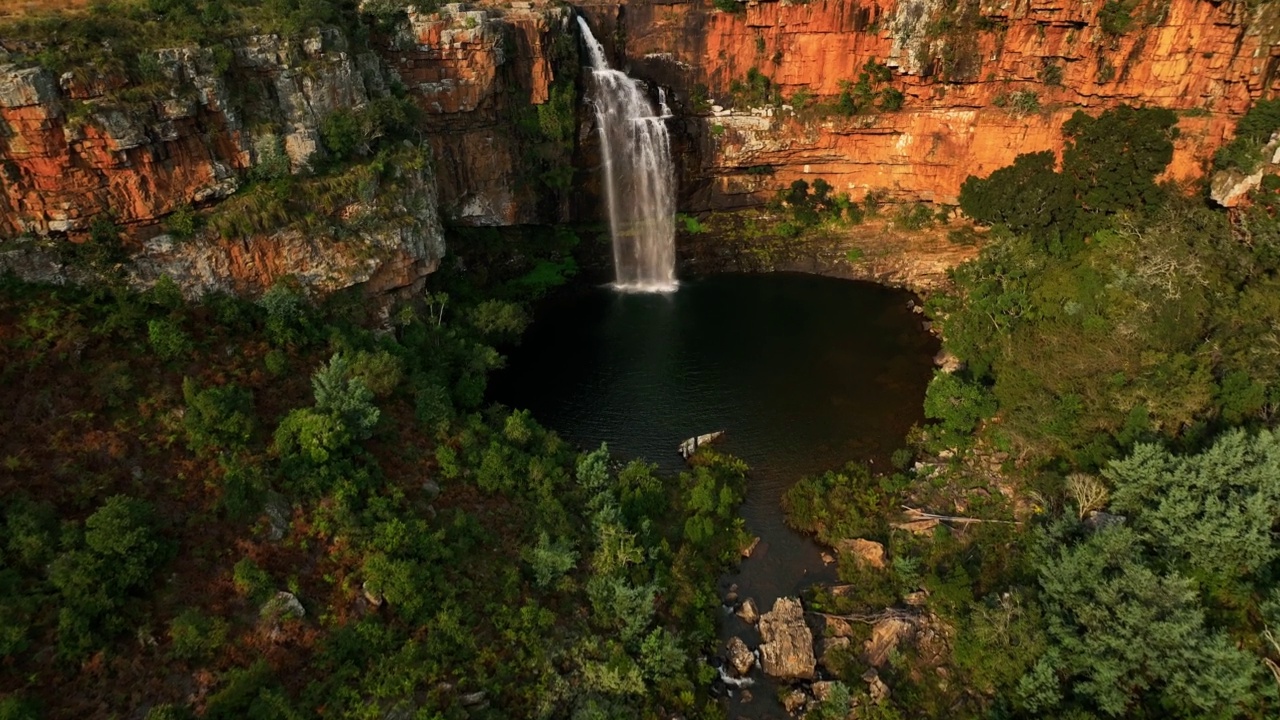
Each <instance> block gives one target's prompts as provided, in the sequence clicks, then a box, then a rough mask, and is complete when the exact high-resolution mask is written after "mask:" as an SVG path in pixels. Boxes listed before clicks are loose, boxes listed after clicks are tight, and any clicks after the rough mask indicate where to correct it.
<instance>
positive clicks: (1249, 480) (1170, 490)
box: [1103, 430, 1280, 575]
mask: <svg viewBox="0 0 1280 720" xmlns="http://www.w3.org/2000/svg"><path fill="white" fill-rule="evenodd" d="M1103 476H1104V477H1106V478H1107V479H1108V480H1110V481H1111V482H1112V484H1113V485H1114V486H1115V490H1114V492H1113V493H1112V500H1111V507H1112V508H1114V509H1115V510H1116V511H1118V512H1123V513H1126V514H1130V515H1132V520H1131V524H1132V527H1133V529H1134V531H1135V532H1136V533H1137V534H1138V536H1139V537H1141V538H1142V539H1144V540H1145V541H1146V542H1148V543H1150V544H1151V545H1152V546H1153V547H1155V548H1158V551H1159V552H1160V553H1162V554H1166V555H1167V556H1168V557H1169V559H1170V560H1172V561H1174V562H1175V563H1177V564H1182V563H1186V564H1187V565H1188V566H1190V567H1191V568H1193V569H1194V570H1196V571H1198V572H1204V573H1211V574H1213V573H1225V574H1227V575H1236V574H1249V573H1255V572H1258V571H1259V570H1261V569H1262V568H1263V567H1264V566H1266V565H1268V564H1269V563H1271V562H1272V561H1273V560H1275V559H1276V558H1277V557H1280V549H1278V548H1277V546H1276V543H1275V538H1274V533H1273V528H1274V526H1275V524H1276V518H1277V517H1280V439H1277V438H1276V436H1275V435H1274V434H1272V433H1271V432H1270V431H1266V430H1264V431H1261V432H1259V433H1258V434H1257V435H1255V436H1252V437H1251V436H1250V435H1249V434H1248V433H1246V432H1245V431H1243V430H1232V431H1229V432H1227V433H1226V434H1224V435H1222V436H1221V437H1219V438H1218V439H1217V440H1216V441H1215V442H1214V443H1213V445H1212V446H1211V447H1209V448H1208V449H1207V450H1205V451H1204V452H1201V453H1199V454H1196V455H1188V456H1181V457H1180V456H1177V455H1174V454H1173V453H1171V452H1169V451H1168V450H1166V449H1165V448H1163V447H1161V446H1160V445H1155V444H1146V443H1143V444H1139V445H1137V446H1135V447H1134V449H1133V452H1132V453H1131V454H1130V455H1129V456H1128V457H1126V458H1124V459H1123V460H1114V461H1112V462H1111V464H1110V465H1108V466H1107V468H1106V469H1105V470H1104V471H1103Z"/></svg>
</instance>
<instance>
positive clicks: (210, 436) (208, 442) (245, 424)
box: [182, 377, 254, 451]
mask: <svg viewBox="0 0 1280 720" xmlns="http://www.w3.org/2000/svg"><path fill="white" fill-rule="evenodd" d="M182 397H183V399H185V400H186V401H187V411H186V413H185V414H184V415H183V417H182V424H183V427H184V428H185V429H186V431H187V445H188V446H189V447H190V448H191V449H192V450H196V451H202V450H207V449H211V448H221V449H224V450H237V449H242V448H244V447H245V445H246V444H248V442H249V438H250V437H251V436H252V435H253V428H254V413H253V392H252V391H250V390H248V389H245V388H241V387H237V386H235V385H223V386H221V387H210V388H204V389H203V390H202V389H200V386H199V385H197V384H196V381H195V380H193V379H191V378H189V377H188V378H183V380H182Z"/></svg>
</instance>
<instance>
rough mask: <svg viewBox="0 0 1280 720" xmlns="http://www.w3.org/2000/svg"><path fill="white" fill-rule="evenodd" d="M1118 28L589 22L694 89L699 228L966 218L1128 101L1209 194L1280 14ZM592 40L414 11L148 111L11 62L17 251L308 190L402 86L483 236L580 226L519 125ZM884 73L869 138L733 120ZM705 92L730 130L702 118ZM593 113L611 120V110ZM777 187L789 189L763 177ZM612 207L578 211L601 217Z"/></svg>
mask: <svg viewBox="0 0 1280 720" xmlns="http://www.w3.org/2000/svg"><path fill="white" fill-rule="evenodd" d="M1102 7H1103V2H1102V1H1101V0H1011V1H1010V2H1007V3H1003V4H1001V3H997V2H991V1H990V0H983V1H978V0H975V2H973V3H969V4H965V3H959V4H957V5H956V6H955V7H954V8H953V9H951V10H948V9H947V8H946V4H945V3H943V2H941V1H940V0H900V1H896V2H895V0H876V1H875V2H855V0H812V1H811V2H808V3H803V4H802V3H790V2H772V1H771V2H751V3H748V4H747V6H746V7H745V12H743V13H725V12H722V11H718V10H715V9H713V8H712V6H711V4H710V3H709V2H701V1H699V2H682V1H680V0H636V1H633V2H629V3H625V4H621V5H619V4H617V3H607V4H596V5H589V6H586V7H584V8H582V12H583V13H584V14H585V15H586V16H587V17H588V19H589V20H590V21H591V23H592V25H593V26H594V27H595V28H596V34H597V35H598V36H599V37H600V38H601V39H602V40H604V41H605V43H606V45H608V46H610V47H612V48H613V49H614V50H615V51H616V52H615V61H617V62H619V63H623V64H624V66H626V67H629V69H630V70H631V72H632V73H633V74H634V75H636V76H638V77H641V78H643V79H646V80H649V81H651V82H653V83H656V84H659V85H662V86H665V87H667V88H668V89H669V90H671V91H672V92H671V97H672V98H673V103H674V104H675V105H676V109H677V111H678V112H680V113H681V114H683V116H684V117H683V118H681V119H678V120H676V121H673V123H672V125H673V130H674V131H675V132H676V135H677V136H678V137H677V140H678V142H680V143H681V149H682V152H681V153H680V154H679V155H680V162H681V164H682V167H681V181H682V198H683V200H682V204H683V205H684V209H686V210H699V209H705V208H709V207H722V206H728V205H737V204H746V203H750V202H755V201H758V200H759V199H760V198H761V197H763V196H764V195H766V194H768V193H769V192H771V191H772V190H773V189H775V188H777V187H780V186H783V185H785V184H787V183H789V182H790V181H791V180H793V179H795V178H800V177H809V178H811V179H812V178H816V177H823V178H825V179H826V180H828V181H829V182H832V183H833V184H834V185H836V186H837V188H839V189H842V190H846V191H848V192H850V193H851V194H853V195H854V196H855V197H856V196H859V195H861V194H862V193H864V192H866V191H869V190H886V191H889V192H890V193H891V194H892V195H894V196H896V197H899V198H903V199H907V198H922V199H927V200H936V201H941V202H952V201H954V199H955V196H956V193H957V191H958V188H959V185H960V183H961V182H962V181H963V179H964V178H965V177H966V176H967V175H969V174H972V173H978V174H985V173H988V172H990V171H991V170H994V169H995V168H998V167H1000V166H1003V165H1006V164H1008V163H1009V162H1010V161H1012V159H1013V157H1014V156H1015V155H1016V154H1018V153H1021V152H1032V151H1037V150H1043V149H1046V148H1049V149H1058V148H1059V147H1060V145H1061V137H1060V134H1059V127H1060V126H1061V124H1062V122H1063V121H1064V120H1065V119H1066V118H1067V117H1069V115H1070V114H1071V113H1073V112H1074V111H1075V110H1076V109H1078V108H1080V107H1084V108H1086V109H1102V108H1105V107H1108V106H1112V105H1116V104H1120V103H1130V104H1136V105H1159V106H1163V107H1169V108H1173V109H1176V110H1179V111H1181V113H1180V115H1181V119H1180V130H1181V137H1180V139H1179V141H1178V148H1177V152H1176V156H1175V159H1174V163H1173V165H1172V166H1171V168H1170V171H1169V174H1170V176H1171V177H1175V178H1190V177H1195V176H1198V175H1200V174H1201V173H1202V169H1203V165H1204V162H1205V160H1206V158H1208V157H1209V156H1210V155H1211V154H1212V152H1213V151H1214V150H1215V149H1216V148H1217V147H1218V146H1219V145H1220V144H1221V143H1222V142H1223V141H1224V139H1225V138H1226V137H1227V136H1228V135H1229V134H1230V131H1231V128H1232V126H1233V124H1234V121H1235V119H1236V118H1237V117H1238V116H1239V114H1240V113H1242V112H1243V111H1244V109H1245V108H1246V107H1248V105H1249V103H1250V102H1251V101H1252V100H1253V99H1256V98H1258V97H1262V96H1264V95H1266V94H1267V93H1273V92H1275V90H1276V88H1277V77H1278V76H1280V71H1278V69H1277V68H1278V66H1280V46H1278V45H1277V39H1278V38H1280V20H1278V19H1277V18H1278V16H1280V3H1275V2H1271V3H1263V4H1261V5H1260V6H1259V7H1258V8H1256V9H1254V10H1248V9H1246V8H1247V7H1248V6H1247V5H1245V4H1243V3H1231V2H1221V3H1212V2H1205V1H1203V0H1168V2H1157V1H1156V0H1151V1H1150V2H1147V3H1143V4H1140V5H1138V6H1137V7H1136V9H1134V10H1133V12H1132V15H1133V21H1132V24H1131V26H1130V27H1129V28H1127V29H1126V30H1125V32H1123V33H1121V34H1118V35H1116V34H1108V33H1106V32H1104V31H1103V30H1102V29H1101V26H1100V20H1099V13H1100V12H1101V9H1102ZM569 20H570V15H569V11H568V10H567V9H566V8H563V7H552V6H550V5H549V4H542V3H505V4H504V6H503V7H501V8H487V9H481V8H476V9H468V8H466V7H465V6H446V8H445V9H444V10H443V11H441V12H439V13H433V14H429V15H427V14H416V13H414V14H411V15H410V16H409V17H408V18H407V19H406V20H405V21H404V22H402V23H401V25H400V27H398V28H397V29H395V30H394V31H393V32H391V33H390V35H389V36H385V37H375V39H374V42H373V45H372V47H373V50H370V49H368V48H366V47H362V48H357V47H351V46H350V44H349V42H348V40H347V39H346V38H344V37H342V36H341V35H340V34H338V33H336V32H322V33H318V34H316V35H315V36H313V37H310V38H305V39H299V40H295V41H286V40H281V39H280V38H277V37H274V36H258V37H250V38H245V39H244V40H243V41H242V42H241V43H240V44H239V46H238V47H237V48H236V50H235V53H234V58H233V59H232V72H231V73H230V74H229V75H228V74H227V72H226V71H225V68H224V69H219V68H218V67H216V65H217V63H216V62H215V60H216V59H215V58H214V57H213V56H212V55H211V53H210V52H209V51H208V50H202V49H198V48H179V49H173V50H163V51H158V52H157V53H156V59H157V61H158V65H159V66H160V68H161V70H162V72H163V73H164V74H165V76H166V77H168V78H170V79H171V81H172V84H173V90H172V92H170V93H168V94H167V95H165V96H163V97H160V98H157V99H154V100H152V101H148V102H136V101H135V102H133V103H124V102H121V101H120V100H119V98H120V97H121V95H122V93H121V92H120V91H121V90H122V89H124V88H122V80H121V79H119V78H115V77H112V76H110V75H105V76H95V75H94V73H93V72H92V69H88V70H87V71H86V72H85V73H77V74H74V75H71V74H69V75H67V76H65V77H61V78H59V77H54V76H53V75H52V74H51V73H49V72H48V71H45V70H43V69H40V68H38V67H34V66H31V65H30V64H26V65H24V64H18V63H15V62H12V61H8V62H7V61H6V57H5V55H4V54H3V52H0V180H2V186H0V235H2V234H7V235H15V234H21V233H35V234H47V233H54V234H57V233H61V232H68V231H70V232H73V233H74V232H75V231H83V230H84V229H85V228H86V227H87V225H88V223H89V221H90V219H91V218H93V217H95V216H98V215H99V214H101V213H104V212H111V213H112V214H113V215H114V217H115V218H116V219H117V221H118V222H120V223H122V224H125V225H128V226H131V227H134V228H146V227H147V226H154V225H155V223H156V222H157V220H158V219H159V218H162V217H163V216H165V215H166V214H167V213H169V212H171V211H172V210H174V209H175V208H178V207H181V206H184V205H187V204H194V205H196V206H201V205H208V204H212V203H216V202H218V201H219V200H220V199H221V198H224V197H226V196H228V195H229V194H231V193H233V192H234V191H235V190H236V189H237V187H239V185H240V184H241V183H242V182H243V180H244V178H245V175H246V171H247V169H248V168H251V167H253V166H254V165H255V164H257V163H259V162H261V161H262V159H263V156H264V154H269V152H268V151H269V150H270V149H271V148H273V147H279V148H281V149H283V151H284V152H286V153H287V154H288V157H289V161H290V165H291V166H292V168H293V169H294V170H295V171H301V172H305V171H306V169H307V167H308V166H309V165H311V164H312V163H313V161H314V159H315V158H317V157H322V156H323V149H322V147H321V145H320V139H319V128H320V126H321V123H322V122H323V119H324V118H325V117H326V116H327V115H328V114H329V113H331V112H333V111H334V110H337V109H342V108H352V107H358V106H360V105H362V104H363V103H366V102H368V101H369V100H370V99H373V98H377V97H382V96H385V95H386V94H388V93H389V92H391V88H392V86H393V85H395V84H397V83H399V84H401V85H403V86H404V88H405V89H406V90H407V91H408V93H409V96H410V97H411V98H413V99H414V100H415V102H416V103H417V104H418V106H419V107H421V108H422V109H423V111H424V112H425V114H426V120H425V127H424V135H425V138H426V140H427V142H428V143H429V144H430V146H431V147H432V149H433V151H434V155H435V158H436V159H435V162H434V170H435V175H436V182H437V184H438V186H439V188H440V190H439V194H440V200H441V210H442V212H443V214H444V215H445V216H447V217H451V218H453V219H454V221H456V222H460V223H465V224H475V225H506V224H515V223H527V222H537V221H543V222H545V221H550V220H556V219H562V216H563V213H564V209H563V207H564V206H563V205H559V204H558V203H552V205H555V206H556V207H553V208H552V209H551V210H550V211H548V210H547V203H546V202H545V197H544V196H545V193H544V192H543V191H542V190H540V189H538V188H537V186H536V185H535V184H534V183H532V182H531V181H530V178H529V177H528V175H529V167H528V162H529V157H530V156H529V153H528V147H527V145H526V144H524V143H525V141H524V140H522V139H521V137H520V131H519V128H518V126H519V125H520V122H521V121H520V114H521V113H522V112H525V111H527V109H528V104H529V103H539V102H542V101H544V100H546V98H547V94H548V90H549V87H550V86H551V83H552V82H553V81H554V80H556V79H558V78H557V77H556V74H557V73H558V72H559V73H565V72H568V73H573V72H574V70H575V69H574V68H573V67H572V63H569V65H570V67H568V68H566V67H564V63H563V62H562V63H561V64H560V66H557V65H556V64H555V63H554V62H553V59H552V58H553V56H554V54H555V53H554V52H553V50H554V48H553V45H555V43H556V42H557V41H562V42H563V41H564V39H565V38H567V37H569V33H571V32H572V30H573V27H572V24H571V23H570V22H569ZM872 58H875V59H878V60H880V61H881V62H884V63H886V64H887V65H888V66H890V68H891V69H892V73H891V77H890V79H889V81H888V82H887V84H886V86H887V87H893V88H896V89H898V90H900V91H901V92H903V93H904V98H905V100H904V103H903V106H902V107H901V109H899V110H896V111H892V112H872V113H867V114H863V115H857V116H854V117H851V118H845V117H834V116H828V117H825V118H824V117H813V116H812V113H810V114H809V116H805V115H802V116H801V117H800V118H797V117H795V116H792V115H791V114H790V113H788V112H786V111H785V110H768V111H766V110H764V109H757V110H755V111H752V110H751V109H749V108H744V107H738V108H735V109H732V110H730V109H723V108H720V109H717V108H718V107H719V106H720V105H724V106H728V105H729V102H728V101H729V97H728V89H729V86H730V84H731V82H732V81H733V80H736V79H741V78H743V77H744V76H745V75H746V74H747V71H748V70H749V69H750V68H753V67H754V68H757V69H758V70H759V71H760V72H762V73H763V74H764V75H766V76H768V77H769V78H770V79H771V80H772V82H773V83H775V84H776V86H777V87H778V88H779V89H780V91H781V93H782V94H783V96H784V97H786V98H791V97H793V96H794V94H795V93H796V92H797V91H800V90H806V91H808V92H809V93H811V94H813V95H815V96H817V97H819V98H823V97H825V98H830V97H831V96H834V95H835V94H837V93H838V92H839V91H840V89H841V83H842V81H848V80H855V79H856V78H857V74H858V72H859V69H860V68H861V67H862V66H863V64H864V63H866V62H867V61H868V60H870V59H872ZM229 78H230V80H229ZM241 85H244V86H251V87H254V88H257V91H256V92H257V94H258V95H259V97H257V98H256V99H255V101H254V102H255V103H256V104H255V105H254V108H255V110H254V112H255V113H256V114H257V117H254V118H249V117H247V113H246V112H245V110H244V107H245V102H246V101H245V99H244V98H243V97H242V95H243V94H244V87H241ZM700 85H701V86H705V88H706V89H707V90H708V93H709V95H710V99H711V101H712V103H713V106H712V109H711V110H706V109H705V108H704V107H702V106H696V105H695V103H694V102H693V101H692V96H693V95H694V93H695V89H696V88H697V87H698V86H700ZM1018 93H1022V94H1023V96H1024V97H1025V96H1027V95H1029V94H1030V93H1034V94H1035V97H1036V99H1037V102H1038V105H1039V109H1036V110H1034V111H1026V110H1027V109H1026V108H1025V107H1024V108H1023V109H1022V110H1015V108H1014V107H1012V106H1011V105H1009V104H1008V103H1007V102H1006V103H1005V106H1004V107H1001V106H1000V105H1001V104H1002V100H1003V101H1007V100H1008V99H1009V98H1011V97H1014V96H1015V95H1016V94H1018ZM264 107H265V110H264ZM264 112H265V115H263V113H264ZM580 116H581V117H582V118H583V120H584V122H587V123H589V122H590V114H589V113H585V112H580ZM262 117H266V118H267V120H268V122H263V121H262V119H261V118H262ZM806 117H807V119H802V118H806ZM526 119H527V116H526ZM587 127H588V126H587V125H584V126H583V128H584V131H583V132H580V133H579V134H578V142H579V144H580V145H582V146H584V147H583V148H582V149H581V151H580V153H579V155H578V162H579V163H581V164H582V165H583V166H584V167H588V166H591V165H592V164H593V163H592V161H591V157H592V151H591V149H590V145H591V144H592V143H593V142H594V139H593V136H592V134H591V133H590V132H586V131H585V130H586V128H587ZM561 159H565V158H561ZM761 166H768V168H769V169H771V171H772V172H773V174H772V175H762V174H759V168H760V167H761ZM748 168H755V169H756V170H755V172H752V173H749V172H746V170H747V169H748ZM589 173H590V169H589V167H588V169H587V174H588V175H589ZM589 187H590V182H589V178H588V182H587V183H586V188H587V189H588V190H589ZM577 194H578V195H586V194H589V193H577ZM589 200H590V198H589V197H587V198H585V201H584V199H583V198H581V197H580V198H579V199H578V203H577V207H580V208H587V207H592V206H594V203H591V202H589ZM540 206H541V207H540ZM156 231H157V230H153V231H152V232H156ZM145 234H146V233H144V235H145ZM427 264H428V265H430V262H427Z"/></svg>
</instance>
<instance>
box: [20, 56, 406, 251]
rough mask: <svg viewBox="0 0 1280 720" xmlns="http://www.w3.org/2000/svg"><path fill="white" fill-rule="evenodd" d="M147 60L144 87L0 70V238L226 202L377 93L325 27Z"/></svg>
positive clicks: (296, 159) (104, 78)
mask: <svg viewBox="0 0 1280 720" xmlns="http://www.w3.org/2000/svg"><path fill="white" fill-rule="evenodd" d="M149 58H150V60H151V61H154V66H155V73H156V74H157V75H158V76H159V78H160V79H157V80H156V81H154V82H153V83H152V87H150V88H149V89H148V88H139V87H131V86H130V85H129V83H128V80H127V79H126V78H124V77H121V76H116V75H112V74H110V73H103V74H100V75H94V72H95V70H94V69H91V68H86V69H85V72H84V73H82V74H73V73H68V74H66V75H64V76H63V77H61V78H54V77H53V76H52V74H51V73H49V71H47V70H45V69H43V68H40V67H30V66H26V67H23V66H19V65H16V64H13V63H9V64H6V65H0V160H2V161H3V163H2V164H0V167H2V168H3V170H2V172H3V174H4V178H5V183H4V184H3V188H4V190H3V196H2V198H3V199H2V200H0V202H3V203H4V206H5V208H4V209H5V212H4V213H3V214H0V234H9V235H15V234H23V233H32V234H42V235H43V234H48V233H63V232H75V231H84V230H86V229H87V228H88V225H89V223H90V222H91V220H92V219H93V218H96V217H99V216H104V215H109V216H110V217H112V218H113V220H114V222H116V223H117V224H120V225H124V226H136V225H146V224H149V223H154V222H155V221H156V220H158V219H159V218H161V217H163V216H165V215H167V214H168V213H170V212H172V211H174V210H175V209H177V208H179V207H183V206H186V205H204V204H208V203H212V202H215V201H217V200H220V199H222V198H225V197H227V196H228V195H230V194H231V193H233V192H235V190H236V189H237V188H238V187H239V185H240V183H241V182H242V179H243V175H244V172H243V171H246V170H247V169H248V168H250V167H253V166H255V165H257V164H260V163H262V162H264V161H268V160H271V159H272V158H271V157H270V156H272V155H273V154H275V153H284V154H285V156H286V157H287V158H288V161H289V164H290V165H291V166H292V169H293V170H294V171H302V170H306V169H309V168H310V166H311V165H312V163H313V162H314V160H315V159H316V158H317V157H319V156H322V154H323V149H322V147H321V144H320V126H321V123H322V122H323V121H324V119H325V118H326V117H328V115H329V114H330V113H332V112H334V111H335V110H338V109H349V108H356V107H360V106H362V105H363V104H365V103H366V102H368V101H369V100H370V99H372V98H374V97H379V96H383V95H385V94H386V93H387V86H386V82H385V79H384V78H383V76H382V74H381V71H380V68H379V64H378V60H377V58H376V57H374V56H373V55H372V54H370V53H367V52H366V53H362V54H359V53H356V54H353V53H352V51H351V48H350V47H349V46H348V43H347V40H346V39H345V38H344V37H343V36H342V35H341V34H340V33H338V32H337V31H322V32H318V33H317V34H315V35H314V36H312V37H309V38H306V39H303V40H297V41H290V40H285V39H282V38H280V37H278V36H275V35H263V36H254V37H248V38H245V39H243V40H242V41H240V43H239V44H238V45H237V46H236V48H235V50H234V53H233V55H232V56H231V57H228V56H227V55H225V54H219V53H217V52H215V51H214V50H213V49H211V48H171V49H163V50H157V51H155V52H154V53H152V54H151V55H149ZM83 76H87V77H89V80H88V81H86V80H84V79H83ZM157 87H159V89H156V88H157ZM250 98H252V101H251V100H250ZM250 107H251V108H252V111H251V112H250V110H248V109H247V108H250Z"/></svg>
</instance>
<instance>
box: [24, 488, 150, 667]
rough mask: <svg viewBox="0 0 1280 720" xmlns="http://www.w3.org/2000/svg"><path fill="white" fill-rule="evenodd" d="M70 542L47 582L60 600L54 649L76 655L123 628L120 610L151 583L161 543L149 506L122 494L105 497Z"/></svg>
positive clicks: (54, 565)
mask: <svg viewBox="0 0 1280 720" xmlns="http://www.w3.org/2000/svg"><path fill="white" fill-rule="evenodd" d="M73 538H74V539H73V541H72V548H71V549H69V550H67V551H65V552H63V553H62V554H61V555H59V556H58V557H57V558H56V559H54V561H53V563H52V564H51V565H50V566H49V581H50V583H51V584H52V585H53V587H54V588H55V589H56V590H57V591H58V594H59V597H60V599H61V608H60V609H59V612H58V644H59V647H60V649H61V651H62V652H63V653H64V654H65V655H68V656H70V657H78V656H80V655H81V654H83V653H84V652H86V651H88V650H90V649H92V648H94V647H96V646H98V645H99V644H100V643H101V642H102V641H103V640H105V639H106V638H108V637H109V636H111V635H113V634H115V633H116V632H119V631H120V630H122V629H123V628H124V625H125V618H124V616H123V615H122V614H121V613H120V609H121V608H122V607H123V606H124V604H125V603H126V602H127V601H128V600H129V599H130V597H131V596H132V595H133V594H135V593H136V592H137V591H138V590H139V589H140V588H141V587H142V586H143V585H144V584H145V583H146V582H147V581H148V580H149V579H150V577H151V574H152V572H154V570H155V568H156V566H157V565H158V564H159V561H160V560H161V559H162V556H163V550H164V545H163V543H162V542H161V539H160V537H159V535H158V534H157V532H156V528H155V520H154V511H153V509H152V507H151V506H150V505H149V504H147V503H145V502H143V501H141V500H135V499H133V498H130V497H127V496H124V495H115V496H112V497H111V498H108V499H107V501H106V503H104V504H103V505H102V507H100V508H98V510H97V511H95V512H94V513H93V514H92V515H90V516H89V518H88V519H87V520H85V523H84V531H83V534H82V535H76V536H73Z"/></svg>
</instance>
